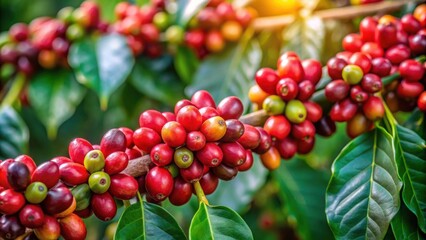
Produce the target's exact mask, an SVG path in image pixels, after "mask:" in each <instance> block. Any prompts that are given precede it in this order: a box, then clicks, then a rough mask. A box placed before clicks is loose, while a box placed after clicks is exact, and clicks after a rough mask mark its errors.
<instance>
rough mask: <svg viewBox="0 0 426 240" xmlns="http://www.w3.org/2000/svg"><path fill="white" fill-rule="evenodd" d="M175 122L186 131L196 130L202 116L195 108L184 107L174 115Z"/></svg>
mask: <svg viewBox="0 0 426 240" xmlns="http://www.w3.org/2000/svg"><path fill="white" fill-rule="evenodd" d="M176 120H177V122H179V123H180V124H181V125H182V126H183V127H184V128H185V130H187V131H195V130H198V129H199V128H200V126H201V124H202V123H203V121H202V116H201V114H200V112H199V111H198V109H197V108H196V107H195V106H185V107H183V108H181V109H180V110H179V112H178V113H177V114H176Z"/></svg>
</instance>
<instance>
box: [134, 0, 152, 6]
mask: <svg viewBox="0 0 426 240" xmlns="http://www.w3.org/2000/svg"><path fill="white" fill-rule="evenodd" d="M150 2H151V1H150V0H135V3H136V5H138V6H145V5H147V4H149V3H150Z"/></svg>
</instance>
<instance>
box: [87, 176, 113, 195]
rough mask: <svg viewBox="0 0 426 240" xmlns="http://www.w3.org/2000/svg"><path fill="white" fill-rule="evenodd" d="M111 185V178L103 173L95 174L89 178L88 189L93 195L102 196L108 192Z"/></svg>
mask: <svg viewBox="0 0 426 240" xmlns="http://www.w3.org/2000/svg"><path fill="white" fill-rule="evenodd" d="M110 185H111V178H110V177H109V175H108V174H107V173H105V172H95V173H92V174H91V175H90V177H89V187H90V190H92V192H94V193H98V194H102V193H104V192H106V191H108V189H109V187H110Z"/></svg>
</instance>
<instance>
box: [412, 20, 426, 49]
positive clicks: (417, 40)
mask: <svg viewBox="0 0 426 240" xmlns="http://www.w3.org/2000/svg"><path fill="white" fill-rule="evenodd" d="M425 19H426V14H425ZM408 45H409V46H410V50H411V52H412V53H413V54H415V55H420V54H424V53H425V52H426V34H416V35H414V36H413V37H410V38H409V39H408Z"/></svg>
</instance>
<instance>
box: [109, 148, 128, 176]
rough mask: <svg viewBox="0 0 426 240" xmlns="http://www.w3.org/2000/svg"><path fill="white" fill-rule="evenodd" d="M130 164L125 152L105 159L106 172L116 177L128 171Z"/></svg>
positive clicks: (114, 153) (115, 153)
mask: <svg viewBox="0 0 426 240" xmlns="http://www.w3.org/2000/svg"><path fill="white" fill-rule="evenodd" d="M128 164H129V158H128V156H127V154H126V153H125V152H113V153H111V154H110V155H109V156H108V157H107V158H105V166H104V171H105V172H106V173H108V174H109V175H114V174H117V173H119V172H121V171H123V170H124V169H126V167H127V165H128Z"/></svg>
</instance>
